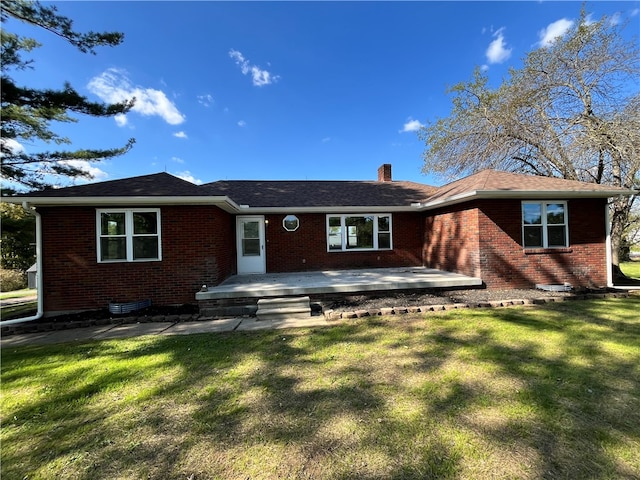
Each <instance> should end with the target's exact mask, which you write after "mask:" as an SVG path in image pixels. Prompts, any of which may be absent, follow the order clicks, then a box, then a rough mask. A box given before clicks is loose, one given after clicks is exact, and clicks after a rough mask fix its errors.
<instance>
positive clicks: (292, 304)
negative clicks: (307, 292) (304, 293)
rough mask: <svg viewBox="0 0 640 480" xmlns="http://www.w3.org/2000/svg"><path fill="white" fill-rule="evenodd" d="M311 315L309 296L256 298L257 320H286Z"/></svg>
mask: <svg viewBox="0 0 640 480" xmlns="http://www.w3.org/2000/svg"><path fill="white" fill-rule="evenodd" d="M310 316H311V306H310V304H309V297H286V298H262V299H260V300H258V311H257V312H256V317H258V320H288V319H292V318H304V317H310Z"/></svg>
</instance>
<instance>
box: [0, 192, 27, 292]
mask: <svg viewBox="0 0 640 480" xmlns="http://www.w3.org/2000/svg"><path fill="white" fill-rule="evenodd" d="M0 222H1V225H2V234H1V235H0V247H1V248H0V253H1V257H0V266H2V268H7V269H10V270H20V271H22V272H24V271H26V270H27V269H28V268H29V267H30V266H31V265H33V263H34V262H35V261H36V247H35V242H36V233H35V230H36V221H35V217H34V216H33V215H29V214H28V213H27V212H25V211H24V209H23V208H22V207H21V206H20V205H14V204H11V203H6V202H2V203H0ZM3 290H4V289H3Z"/></svg>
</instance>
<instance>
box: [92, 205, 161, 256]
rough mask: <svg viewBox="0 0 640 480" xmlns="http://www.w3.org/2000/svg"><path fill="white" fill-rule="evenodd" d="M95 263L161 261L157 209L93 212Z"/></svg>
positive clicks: (158, 211)
mask: <svg viewBox="0 0 640 480" xmlns="http://www.w3.org/2000/svg"><path fill="white" fill-rule="evenodd" d="M96 229H97V239H98V262H100V263H102V262H145V261H154V260H161V259H162V254H161V242H160V209H158V208H153V209H140V210H138V209H136V210H132V209H109V210H97V211H96Z"/></svg>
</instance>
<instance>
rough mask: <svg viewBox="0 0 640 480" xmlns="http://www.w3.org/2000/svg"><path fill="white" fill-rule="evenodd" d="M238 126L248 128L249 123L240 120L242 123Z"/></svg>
mask: <svg viewBox="0 0 640 480" xmlns="http://www.w3.org/2000/svg"><path fill="white" fill-rule="evenodd" d="M238 126H239V127H246V126H247V122H245V121H244V120H240V121H239V122H238Z"/></svg>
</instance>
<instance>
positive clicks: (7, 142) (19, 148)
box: [0, 138, 25, 156]
mask: <svg viewBox="0 0 640 480" xmlns="http://www.w3.org/2000/svg"><path fill="white" fill-rule="evenodd" d="M0 142H2V146H3V147H5V148H8V149H9V150H11V153H13V154H14V155H20V154H21V153H24V152H25V149H24V146H23V145H22V144H21V143H20V142H18V141H16V140H14V139H13V138H0ZM1 155H2V154H1V153H0V156H1Z"/></svg>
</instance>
